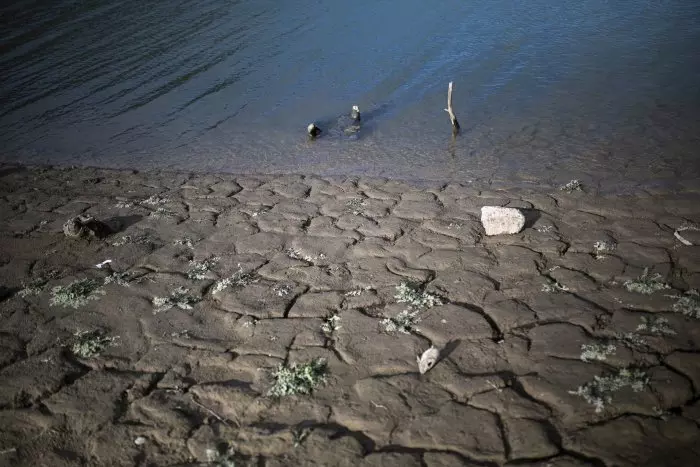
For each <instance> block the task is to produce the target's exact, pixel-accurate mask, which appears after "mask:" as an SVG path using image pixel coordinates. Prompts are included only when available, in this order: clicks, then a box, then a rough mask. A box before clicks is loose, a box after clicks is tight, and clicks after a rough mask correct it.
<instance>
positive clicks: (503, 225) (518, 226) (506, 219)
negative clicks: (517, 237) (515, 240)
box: [481, 206, 525, 235]
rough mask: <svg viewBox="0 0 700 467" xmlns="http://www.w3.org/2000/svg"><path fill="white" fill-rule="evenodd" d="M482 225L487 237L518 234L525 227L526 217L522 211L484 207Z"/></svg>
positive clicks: (482, 209)
mask: <svg viewBox="0 0 700 467" xmlns="http://www.w3.org/2000/svg"><path fill="white" fill-rule="evenodd" d="M481 224H482V225H483V226H484V230H485V231H486V235H502V234H516V233H518V232H520V231H521V230H522V229H523V227H525V216H524V215H523V213H522V211H520V209H516V208H502V207H499V206H484V207H482V208H481Z"/></svg>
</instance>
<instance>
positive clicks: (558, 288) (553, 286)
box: [542, 279, 569, 293]
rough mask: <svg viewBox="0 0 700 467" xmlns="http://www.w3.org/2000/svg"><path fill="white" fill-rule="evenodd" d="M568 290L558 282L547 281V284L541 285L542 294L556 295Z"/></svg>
mask: <svg viewBox="0 0 700 467" xmlns="http://www.w3.org/2000/svg"><path fill="white" fill-rule="evenodd" d="M568 291H569V288H568V287H567V286H565V285H562V284H560V283H559V282H557V281H555V280H552V279H548V280H547V282H545V283H544V284H542V292H546V293H556V292H568Z"/></svg>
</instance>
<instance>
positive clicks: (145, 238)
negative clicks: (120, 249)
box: [112, 234, 155, 246]
mask: <svg viewBox="0 0 700 467" xmlns="http://www.w3.org/2000/svg"><path fill="white" fill-rule="evenodd" d="M130 243H131V244H134V245H147V244H149V243H151V244H152V243H155V241H154V239H153V238H151V237H150V236H149V235H148V234H141V235H136V236H135V237H132V236H131V235H123V236H122V237H121V238H120V239H119V240H117V241H116V242H112V246H124V245H127V244H130Z"/></svg>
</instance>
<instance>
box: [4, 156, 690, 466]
mask: <svg viewBox="0 0 700 467" xmlns="http://www.w3.org/2000/svg"><path fill="white" fill-rule="evenodd" d="M484 205H496V206H510V207H518V208H522V209H525V210H526V212H527V214H528V223H527V224H526V228H525V229H524V230H523V232H521V233H520V234H517V235H511V236H496V237H485V236H484V235H483V229H482V227H481V224H480V222H479V214H480V208H481V207H482V206H484ZM78 214H90V215H93V216H94V217H96V218H97V219H99V220H102V221H103V222H105V223H106V224H107V225H108V226H109V227H110V228H111V230H112V233H111V234H110V235H109V236H107V237H106V238H103V239H97V238H92V239H70V238H66V237H65V236H64V235H63V233H62V225H63V223H64V222H65V221H66V220H68V219H69V218H71V217H72V216H76V215H78ZM698 221H700V193H698V192H692V191H688V192H685V193H681V194H678V193H675V194H674V193H663V192H653V193H652V192H648V191H643V190H639V193H636V194H635V196H607V195H602V194H599V193H595V192H589V191H586V190H585V189H584V191H575V192H572V193H566V192H563V191H560V190H558V189H556V188H552V189H546V188H538V189H527V188H522V187H519V188H518V187H510V188H509V187H502V188H496V187H493V186H488V185H484V186H481V187H480V186H478V184H476V183H474V184H465V185H461V184H456V183H450V184H445V185H440V184H433V185H422V186H420V187H418V186H416V185H411V184H408V183H403V182H397V181H391V180H384V179H371V178H347V179H346V178H322V177H314V176H297V175H288V176H252V175H246V176H233V175H203V174H200V175H194V174H186V173H167V172H151V173H140V172H133V171H116V170H103V169H76V168H73V169H52V168H18V167H9V166H6V167H0V300H1V301H0V317H1V319H0V464H2V465H18V466H36V465H46V466H62V465H66V466H68V465H70V466H74V465H86V466H103V465H104V466H116V465H139V466H146V465H149V466H150V465H154V466H165V465H234V463H235V465H236V466H240V465H255V466H304V465H328V466H335V465H338V466H340V465H348V466H349V465H353V466H354V465H361V466H375V465H376V466H402V467H403V466H430V467H437V466H462V465H465V466H502V465H519V466H532V467H534V466H541V467H544V466H549V467H578V466H588V465H592V466H627V465H629V466H662V465H669V466H671V465H673V466H685V465H697V464H696V458H697V457H696V456H698V455H700V446H699V445H698V440H700V399H699V397H698V396H699V395H700V392H699V391H700V320H698V319H696V318H695V316H693V315H692V314H683V313H680V312H678V310H674V308H673V306H674V304H675V303H676V302H677V300H678V298H677V297H678V296H681V295H682V294H684V293H685V292H687V291H689V290H693V289H700V246H685V245H683V244H681V243H680V242H678V240H676V239H675V238H674V235H673V232H674V230H675V229H676V228H677V227H678V226H680V225H687V224H688V223H693V222H696V223H697V222H698ZM688 233H690V232H688ZM597 242H606V245H608V246H609V248H606V249H605V251H601V249H600V248H595V247H594V245H595V244H596V243H597ZM599 244H600V243H599ZM696 244H697V243H696ZM613 245H614V247H613ZM108 259H110V260H112V262H111V263H105V264H104V265H103V266H102V267H101V268H97V267H96V265H97V264H100V263H103V262H104V261H105V260H108ZM646 268H648V276H649V277H656V278H658V280H659V281H662V282H663V284H666V285H667V287H668V288H663V289H660V290H658V291H656V292H654V293H652V294H649V295H645V294H640V293H634V292H631V291H629V290H627V288H626V287H625V286H624V284H625V283H626V282H627V281H634V280H637V279H638V278H639V277H641V276H642V275H643V274H644V271H645V269H646ZM188 271H189V273H188ZM113 273H117V274H113ZM657 274H658V275H659V276H656V275H657ZM108 276H112V279H111V280H109V281H107V283H105V285H104V286H103V287H102V290H103V292H104V293H100V294H97V295H95V296H94V297H92V298H93V299H91V300H86V301H85V303H84V304H83V305H82V306H80V307H78V308H72V307H64V306H58V305H51V296H52V289H53V288H54V287H56V286H61V285H63V286H65V285H67V284H69V283H71V282H73V281H75V280H80V279H85V278H89V279H94V280H97V281H103V280H104V279H105V278H106V277H108ZM225 279H228V281H225ZM404 282H406V283H412V284H418V285H420V286H421V287H423V290H424V291H425V292H427V293H430V294H433V295H434V296H436V297H439V298H440V301H441V304H436V305H435V306H433V307H431V308H427V307H424V308H420V307H418V308H415V309H411V312H413V311H416V310H417V313H416V316H417V320H416V322H415V323H414V324H413V325H412V326H411V327H410V328H409V330H408V332H407V333H402V332H393V333H389V332H387V331H386V329H385V326H383V325H382V322H383V321H386V319H387V318H392V317H396V316H397V315H398V314H399V313H401V312H402V311H404V310H407V309H408V306H407V304H406V303H400V302H399V301H398V300H397V298H396V297H395V294H396V290H397V289H396V288H397V286H399V285H400V284H401V283H404ZM179 288H181V289H179ZM178 289H179V290H180V292H181V294H180V295H179V296H178V295H177V293H175V295H173V293H174V292H175V291H177V290H178ZM185 289H187V292H186V293H185V292H183V291H184V290H185ZM185 296H186V298H187V299H186V300H185V301H184V302H183V301H180V302H178V300H184V299H183V298H182V297H185ZM674 296H675V298H674ZM178 297H180V298H178ZM154 300H155V302H154ZM154 303H155V304H156V305H157V306H155V305H154ZM691 303H692V302H691ZM178 304H179V305H178ZM171 305H172V306H171ZM180 305H181V306H180ZM699 313H700V312H699ZM661 318H663V320H662V321H659V320H660V319H661ZM640 324H644V325H645V326H642V327H640ZM87 331H95V332H99V333H100V334H99V335H101V336H103V341H100V342H99V343H97V344H95V346H93V347H90V348H89V352H88V353H86V354H85V355H86V356H81V355H79V354H77V353H75V351H74V350H72V349H75V348H76V345H75V339H76V335H78V336H86V335H87V336H89V335H91V334H85V333H86V332H87ZM81 332H82V333H83V334H80V333H81ZM98 344H99V345H98ZM431 345H434V346H436V347H437V348H438V349H440V351H441V359H440V361H439V362H438V363H437V365H436V366H435V367H434V368H433V369H432V370H431V371H429V372H428V373H426V374H424V375H421V374H419V372H418V366H417V363H416V356H418V355H420V354H421V353H422V352H423V351H425V350H426V349H428V348H429V347H430V346H431ZM583 349H586V354H585V357H584V356H582V354H583V353H584V351H583ZM601 349H604V351H603V350H601ZM314 358H323V359H325V360H326V362H327V364H328V369H329V373H328V377H327V382H326V384H324V385H319V386H318V387H316V389H315V390H314V392H313V393H312V394H310V395H296V396H288V397H283V398H273V397H270V396H268V395H267V394H268V391H269V389H270V387H271V384H272V380H271V375H272V373H273V372H274V370H275V369H276V368H277V367H278V365H280V364H292V363H304V362H308V361H311V360H312V359H314ZM628 369H634V371H635V372H637V371H639V372H640V373H635V374H640V375H644V378H646V379H644V381H643V382H641V383H640V385H641V387H632V386H629V385H628V386H624V385H622V386H623V387H620V388H616V390H614V391H612V392H610V393H595V394H593V395H594V396H599V397H600V398H601V401H602V402H603V404H602V405H603V406H602V407H600V408H599V410H597V407H596V405H595V404H593V403H591V402H590V401H587V400H586V398H585V397H583V396H582V395H581V394H580V393H578V394H577V390H579V389H580V388H582V387H584V386H585V385H586V384H589V383H592V382H595V381H596V377H604V376H609V375H619V374H625V373H624V372H625V371H628ZM621 372H622V373H621ZM635 389H636V390H635ZM226 461H229V464H226ZM217 462H218V463H217Z"/></svg>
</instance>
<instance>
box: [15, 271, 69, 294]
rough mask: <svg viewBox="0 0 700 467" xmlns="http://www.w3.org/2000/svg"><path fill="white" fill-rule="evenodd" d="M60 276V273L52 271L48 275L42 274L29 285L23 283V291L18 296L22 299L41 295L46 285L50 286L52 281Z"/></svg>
mask: <svg viewBox="0 0 700 467" xmlns="http://www.w3.org/2000/svg"><path fill="white" fill-rule="evenodd" d="M58 275H59V273H58V271H56V270H51V271H49V272H48V273H46V274H42V275H40V276H39V277H37V278H36V279H33V280H32V281H31V282H29V283H28V284H25V283H24V282H22V290H20V291H19V292H17V295H19V296H20V297H22V298H26V297H31V296H33V295H39V294H40V293H41V292H43V291H44V289H45V288H46V284H48V283H49V281H50V280H53V279H56V278H58Z"/></svg>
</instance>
